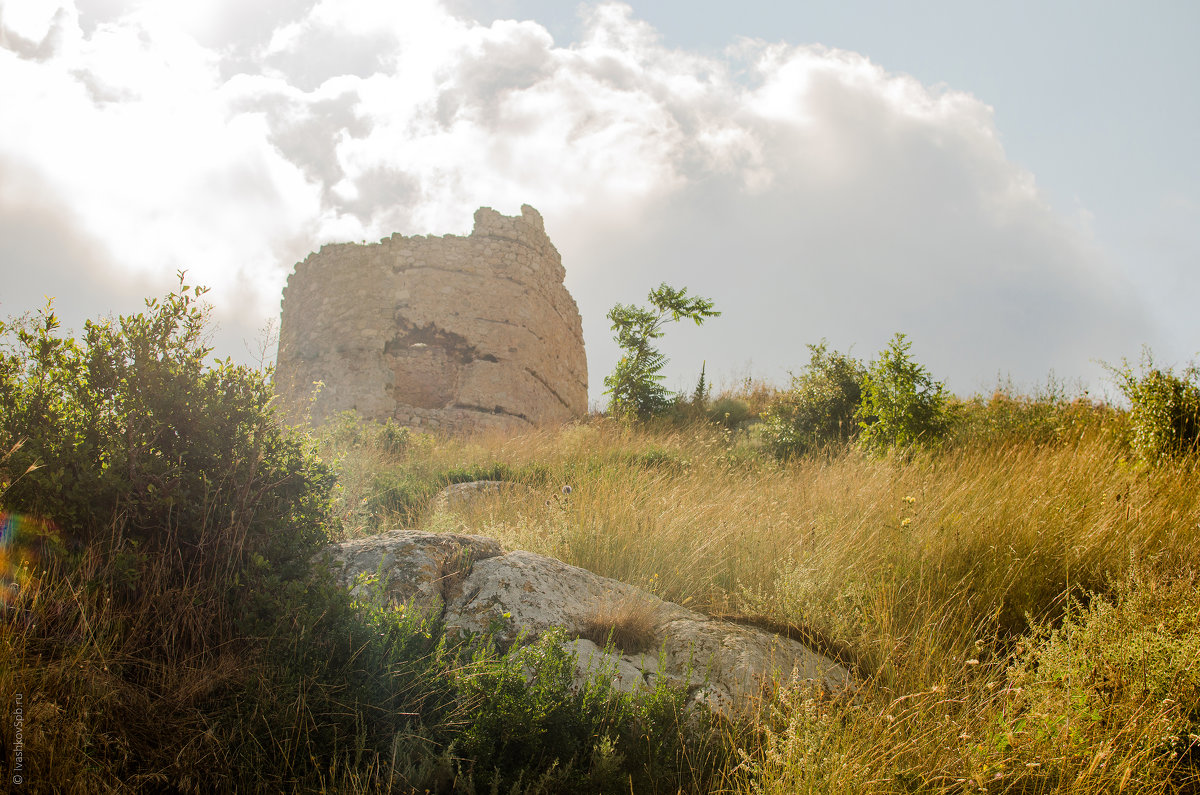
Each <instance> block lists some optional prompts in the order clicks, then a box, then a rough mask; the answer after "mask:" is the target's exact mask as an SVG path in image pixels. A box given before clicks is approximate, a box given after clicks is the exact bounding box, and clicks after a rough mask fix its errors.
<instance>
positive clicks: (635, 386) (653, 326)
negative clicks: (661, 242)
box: [604, 282, 721, 419]
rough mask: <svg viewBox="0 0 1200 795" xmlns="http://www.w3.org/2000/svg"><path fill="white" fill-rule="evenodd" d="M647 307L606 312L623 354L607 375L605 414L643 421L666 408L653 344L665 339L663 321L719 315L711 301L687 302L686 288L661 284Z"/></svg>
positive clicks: (699, 319)
mask: <svg viewBox="0 0 1200 795" xmlns="http://www.w3.org/2000/svg"><path fill="white" fill-rule="evenodd" d="M649 300H650V308H649V309H644V308H642V307H639V306H633V305H629V306H625V305H624V304H617V305H616V306H614V307H613V308H612V309H611V310H609V313H608V319H609V320H611V321H612V330H613V331H615V332H617V334H616V336H615V337H614V339H615V340H616V341H617V344H618V345H620V346H621V349H622V350H623V351H624V355H623V356H622V357H621V360H620V361H619V362H617V366H616V369H614V370H613V372H612V374H611V375H608V376H605V378H604V385H605V386H606V387H608V389H606V390H605V391H604V394H606V395H611V398H610V399H609V410H610V411H611V412H612V413H613V414H617V415H620V416H624V417H637V418H638V419H646V418H647V417H650V416H653V415H654V414H657V413H659V412H661V411H662V410H664V409H665V408H666V407H667V406H668V405H669V404H670V402H671V399H670V394H669V393H668V391H667V389H666V387H664V386H663V385H662V380H663V376H662V369H663V366H664V365H666V363H667V357H666V356H664V355H663V354H662V353H661V352H660V351H659V350H658V349H657V348H655V347H654V346H653V345H652V344H651V342H652V341H653V340H656V339H659V338H661V337H662V335H663V330H662V326H663V324H664V323H666V322H668V321H671V322H675V321H679V320H683V319H688V320H691V321H694V322H695V324H696V325H697V326H699V325H701V324H703V323H704V321H705V320H706V319H708V318H710V317H717V316H719V315H720V314H721V313H720V312H717V311H716V310H714V309H713V302H712V301H710V300H708V299H706V298H700V297H694V298H689V297H688V294H687V288H686V287H684V288H683V289H681V290H676V289H674V288H672V287H668V286H667V284H666V283H665V282H664V283H663V284H660V285H659V286H658V287H656V288H655V289H653V290H651V291H650V296H649Z"/></svg>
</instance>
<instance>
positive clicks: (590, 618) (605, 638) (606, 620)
mask: <svg viewBox="0 0 1200 795" xmlns="http://www.w3.org/2000/svg"><path fill="white" fill-rule="evenodd" d="M657 607H658V606H657V605H656V604H654V603H653V602H651V601H649V600H647V599H638V598H635V597H629V598H625V599H614V600H610V601H605V602H601V603H600V604H597V605H596V606H594V607H593V608H592V610H591V611H589V613H588V614H587V616H585V617H584V619H583V624H582V626H581V627H580V631H579V637H581V638H585V639H587V640H590V641H591V642H592V643H595V644H596V645H597V646H599V647H601V648H607V647H608V646H609V645H612V646H614V647H616V648H617V649H620V650H621V651H622V652H624V653H625V654H641V653H643V652H647V651H650V650H651V649H652V648H653V647H654V645H655V643H656V642H657V640H658V609H657Z"/></svg>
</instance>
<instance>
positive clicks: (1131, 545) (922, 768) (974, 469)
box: [429, 422, 1200, 792]
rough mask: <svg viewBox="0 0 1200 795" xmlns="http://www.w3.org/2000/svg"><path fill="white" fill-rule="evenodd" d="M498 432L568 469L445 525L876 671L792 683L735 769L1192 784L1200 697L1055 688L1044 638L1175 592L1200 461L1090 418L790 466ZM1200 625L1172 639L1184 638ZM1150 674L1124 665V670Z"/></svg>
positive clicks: (528, 454) (808, 782)
mask: <svg viewBox="0 0 1200 795" xmlns="http://www.w3.org/2000/svg"><path fill="white" fill-rule="evenodd" d="M744 445H745V443H744V442H742V443H741V446H742V447H744ZM483 449H485V450H486V456H487V457H488V459H489V460H500V461H504V462H507V463H508V464H510V465H511V466H513V467H514V469H515V470H520V468H521V467H523V466H529V465H533V464H535V463H536V464H540V465H541V466H542V467H543V468H544V470H545V471H548V472H549V473H550V474H549V476H548V477H544V478H542V479H541V481H538V480H536V479H535V480H532V481H531V482H529V483H528V485H529V486H530V487H531V489H530V493H529V494H522V493H521V492H519V491H518V492H513V493H511V494H509V495H506V496H504V497H498V498H496V499H494V500H489V501H486V502H482V503H478V504H475V505H472V506H467V507H464V508H463V509H462V510H460V511H457V512H450V513H438V514H436V515H434V516H433V517H431V518H430V519H429V521H430V522H431V523H432V524H433V525H434V526H437V527H455V528H460V529H468V530H470V531H471V532H478V533H483V534H487V535H492V536H495V537H498V538H499V539H500V540H501V541H502V542H503V543H504V544H505V545H506V546H509V547H515V548H524V549H531V550H534V551H538V552H542V553H545V554H549V555H552V556H555V557H558V558H560V559H562V560H565V561H567V562H569V563H572V564H574V565H578V566H581V567H583V568H587V569H590V570H592V571H595V572H597V573H599V574H602V575H605V576H609V577H614V578H616V579H619V580H623V581H625V582H629V583H632V584H635V585H638V586H641V587H643V588H646V589H648V590H649V591H651V592H653V593H655V594H656V595H659V596H661V597H663V598H666V599H669V600H672V601H676V602H684V601H687V602H688V603H689V606H691V607H694V608H697V609H701V610H705V611H708V612H710V613H716V614H722V613H732V614H737V615H739V616H742V617H744V618H746V619H747V620H751V621H758V622H760V623H763V624H767V625H777V626H790V627H803V628H806V629H807V630H809V631H811V632H813V633H815V634H816V635H818V636H819V637H821V638H823V639H825V640H826V641H827V642H828V643H829V644H830V645H832V646H834V647H837V648H842V649H846V650H848V652H849V654H850V656H852V657H853V659H854V660H855V661H856V662H857V663H858V664H859V668H860V671H861V672H862V673H863V674H864V675H865V677H866V683H865V690H864V693H865V696H866V697H865V701H864V705H862V706H857V707H853V708H844V707H838V708H837V710H838V711H837V712H836V714H834V713H830V712H829V710H830V709H833V708H832V707H830V706H829V705H824V704H822V703H821V702H820V701H819V700H813V699H808V698H806V696H805V695H804V694H803V693H788V691H786V690H785V691H784V694H783V695H782V696H781V701H780V704H779V705H777V710H776V714H775V716H774V718H772V719H769V720H765V721H764V722H763V725H762V726H760V727H759V731H760V735H759V736H760V740H761V743H759V744H757V745H755V748H756V750H755V751H753V752H752V753H751V754H750V757H748V758H749V759H750V760H751V761H748V762H747V765H746V767H745V768H744V769H743V773H744V774H745V777H744V778H742V779H740V780H739V781H737V782H736V783H731V786H736V787H738V788H749V789H753V790H755V791H765V792H796V791H805V792H818V791H821V792H843V791H870V792H893V791H909V790H911V789H912V788H916V789H918V790H921V791H945V792H960V791H967V790H970V791H1015V792H1093V791H1100V790H1108V789H1110V788H1111V789H1112V791H1114V792H1115V791H1118V790H1122V789H1123V791H1125V792H1130V791H1134V792H1172V791H1179V792H1184V791H1195V790H1194V789H1193V790H1189V789H1187V786H1195V784H1194V782H1193V784H1190V785H1184V784H1180V783H1179V782H1182V781H1190V780H1192V779H1188V778H1187V776H1190V775H1193V774H1192V773H1189V772H1187V771H1188V770H1193V769H1194V768H1192V767H1188V765H1193V764H1194V763H1193V762H1187V761H1186V760H1188V759H1194V758H1195V755H1196V754H1200V746H1194V747H1193V746H1189V745H1188V743H1189V742H1191V741H1189V740H1188V739H1187V738H1188V735H1189V731H1190V732H1192V733H1193V734H1197V733H1200V731H1198V730H1200V725H1195V726H1193V724H1192V723H1191V721H1194V720H1196V719H1195V718H1194V717H1189V716H1194V715H1200V700H1196V699H1194V700H1192V701H1191V702H1188V703H1187V704H1186V706H1180V705H1179V704H1170V703H1167V704H1166V705H1164V704H1163V703H1161V701H1162V697H1163V696H1162V695H1161V694H1160V695H1159V696H1152V694H1151V695H1148V693H1149V691H1145V692H1143V691H1139V692H1136V693H1135V692H1133V691H1132V690H1130V691H1127V692H1126V691H1122V693H1120V694H1118V698H1117V700H1118V701H1119V702H1120V704H1121V706H1120V708H1119V709H1116V711H1113V710H1111V709H1109V708H1108V706H1106V705H1105V702H1104V694H1105V693H1106V692H1107V691H1103V690H1098V689H1097V688H1098V687H1101V685H1097V684H1096V682H1095V681H1091V682H1081V683H1079V688H1078V690H1076V691H1074V695H1071V692H1072V691H1070V690H1069V689H1067V690H1066V691H1065V694H1064V695H1062V699H1065V700H1064V701H1063V703H1059V701H1058V700H1057V699H1058V698H1059V696H1057V695H1055V693H1058V692H1059V691H1060V690H1062V688H1063V685H1062V682H1058V683H1056V682H1055V681H1049V680H1047V679H1046V677H1045V676H1042V677H1039V675H1038V671H1039V670H1042V671H1045V670H1048V669H1049V668H1050V667H1051V666H1049V664H1048V663H1047V659H1048V658H1047V657H1046V656H1045V655H1046V654H1047V653H1049V652H1047V649H1049V650H1056V649H1057V648H1058V647H1059V646H1062V645H1063V644H1064V643H1068V642H1074V641H1069V638H1068V636H1067V635H1061V636H1059V637H1058V638H1057V639H1056V640H1055V641H1054V642H1053V643H1052V642H1051V640H1050V636H1049V635H1048V634H1043V635H1040V636H1037V637H1038V638H1040V640H1035V639H1034V638H1035V634H1036V632H1038V631H1042V630H1039V629H1038V628H1039V627H1043V628H1044V627H1051V628H1052V627H1058V626H1061V625H1062V624H1063V622H1064V620H1067V621H1069V620H1070V618H1069V611H1070V610H1071V609H1074V610H1075V612H1076V613H1077V614H1078V613H1079V612H1080V611H1083V610H1084V609H1085V608H1087V606H1088V605H1089V604H1097V603H1100V602H1101V601H1103V600H1104V599H1114V598H1115V597H1114V594H1116V593H1117V592H1118V590H1119V589H1120V588H1122V587H1125V585H1123V584H1127V583H1129V582H1131V581H1133V580H1135V579H1136V580H1137V581H1138V582H1140V583H1141V585H1140V586H1138V587H1140V588H1145V589H1150V590H1151V591H1155V592H1158V591H1159V590H1161V589H1163V588H1165V587H1166V584H1168V583H1170V582H1173V581H1178V580H1179V579H1180V578H1181V577H1184V578H1185V579H1186V575H1185V573H1186V572H1188V571H1196V570H1200V472H1198V471H1197V467H1196V466H1195V463H1194V462H1188V461H1184V462H1178V463H1174V464H1170V465H1167V466H1164V467H1161V468H1158V469H1154V470H1148V469H1146V468H1144V467H1139V466H1135V465H1132V464H1129V463H1127V462H1126V461H1125V460H1124V459H1123V450H1122V449H1121V448H1120V446H1119V445H1118V443H1117V442H1115V441H1114V440H1113V439H1112V438H1111V437H1109V436H1106V435H1105V434H1102V433H1086V434H1084V435H1083V437H1082V438H1077V439H1075V440H1073V441H1071V442H1069V443H1060V444H1034V443H1008V444H992V445H987V446H977V447H970V446H965V447H960V448H957V449H951V450H946V451H942V452H941V453H937V454H920V455H915V456H910V457H893V458H885V459H876V458H870V457H867V456H864V455H862V454H860V453H858V452H856V451H854V450H847V451H843V452H841V453H839V454H834V455H826V456H823V457H819V458H809V459H803V460H800V461H796V462H794V463H792V464H790V465H787V466H780V465H776V464H774V463H770V462H768V461H765V460H764V459H762V458H759V457H754V456H751V455H748V454H747V451H746V450H745V449H740V448H739V444H737V443H731V439H730V436H729V434H726V433H722V432H720V431H719V430H716V429H713V428H710V427H705V426H697V427H694V428H689V429H685V430H676V431H667V432H661V433H647V432H636V431H633V430H630V429H629V428H626V427H622V426H620V425H616V424H612V423H608V422H593V423H591V424H587V425H579V426H575V427H571V428H567V429H565V430H562V431H558V432H544V433H540V434H534V435H529V436H523V437H520V438H512V439H507V440H505V439H496V440H493V441H491V442H490V443H488V444H487V445H486V446H483ZM560 482H561V483H567V484H569V485H570V486H571V487H572V490H571V493H570V495H569V496H568V497H562V496H561V495H560V494H559V487H560ZM1179 593H1181V592H1179V591H1176V594H1177V596H1178V594H1179ZM1180 598H1182V597H1180ZM1177 601H1178V600H1177ZM1071 605H1074V608H1072V607H1071ZM1198 607H1200V605H1198ZM1114 609H1117V610H1118V612H1121V611H1124V614H1127V615H1128V617H1129V620H1130V621H1133V622H1134V623H1137V622H1139V621H1143V620H1144V621H1149V620H1150V618H1151V617H1152V611H1151V612H1147V611H1146V610H1145V609H1144V606H1143V607H1137V606H1136V605H1135V603H1134V602H1133V601H1127V602H1124V603H1121V605H1120V606H1118V607H1117V608H1114ZM601 623H603V622H601ZM1044 631H1045V632H1048V631H1049V630H1044ZM1085 631H1086V628H1080V629H1078V633H1082V632H1085ZM1189 633H1193V628H1186V629H1181V630H1179V632H1178V633H1176V634H1175V635H1173V636H1171V637H1170V638H1165V639H1164V638H1160V639H1159V640H1158V641H1155V642H1159V643H1160V645H1162V644H1167V645H1168V646H1169V645H1170V644H1176V645H1179V644H1182V645H1183V646H1187V644H1189V643H1191V642H1192V640H1194V637H1193V634H1189ZM1156 637H1157V636H1156ZM1197 637H1200V635H1198V636H1197ZM1106 642H1107V643H1108V644H1109V646H1113V645H1114V644H1116V645H1118V646H1119V645H1120V644H1119V643H1118V642H1117V641H1115V640H1113V639H1111V638H1110V639H1109V640H1108V641H1106ZM1147 642H1149V641H1147ZM1038 644H1040V645H1038ZM1055 644H1057V646H1056V645H1055ZM1106 648H1108V647H1106ZM1109 650H1110V651H1111V649H1109ZM1055 653H1058V652H1057V651H1055ZM1064 654H1065V652H1064ZM1039 655H1040V656H1039ZM1122 659H1125V658H1122ZM1180 659H1182V658H1179V659H1176V658H1172V660H1173V661H1168V662H1162V661H1161V660H1160V663H1161V664H1162V665H1166V666H1168V667H1169V666H1172V665H1173V666H1175V667H1176V669H1177V670H1176V675H1177V677H1176V678H1177V679H1178V680H1179V681H1183V680H1184V679H1186V678H1187V677H1188V676H1190V675H1191V674H1190V673H1189V670H1192V669H1194V668H1195V667H1196V664H1195V663H1194V662H1186V661H1185V662H1180ZM1083 664H1084V663H1080V665H1083ZM1064 665H1065V663H1064ZM1188 665H1191V666H1192V669H1188V668H1187V666H1188ZM1134 667H1136V664H1135V662H1130V661H1129V660H1128V659H1125V662H1122V663H1113V665H1112V671H1111V672H1110V675H1111V676H1115V677H1120V676H1127V675H1129V671H1131V670H1133V668H1134ZM1079 676H1080V678H1084V674H1080V675H1079ZM1069 678H1070V677H1069V676H1068V679H1069ZM1093 678H1094V677H1093ZM1021 682H1023V684H1021ZM1070 684H1071V686H1074V683H1070ZM1097 699H1098V700H1097ZM1156 699H1157V700H1156ZM1064 704H1065V706H1064ZM1072 705H1074V706H1072ZM1114 709H1115V708H1114ZM1072 710H1075V711H1077V712H1079V713H1080V715H1082V716H1083V717H1080V718H1079V720H1078V721H1077V722H1075V723H1073V724H1071V725H1066V724H1064V723H1063V722H1062V721H1060V720H1057V719H1056V718H1054V717H1053V715H1054V714H1055V712H1056V711H1057V714H1058V715H1060V716H1061V715H1065V714H1070V713H1071V711H1072ZM1189 710H1190V711H1189ZM1068 722H1069V721H1068ZM1189 727H1190V728H1189ZM1172 737H1173V738H1174V739H1173V740H1172V739H1169V738H1172ZM1181 737H1182V738H1183V739H1182V740H1181V739H1180V738H1181ZM1164 738H1168V739H1164ZM1172 742H1173V743H1175V745H1176V746H1178V747H1175V748H1174V750H1171V748H1170V747H1169V746H1170V745H1171V743H1172ZM1164 743H1165V744H1164ZM1180 743H1182V746H1180ZM814 749H816V750H814ZM1189 749H1191V750H1189ZM818 751H819V756H820V757H821V759H822V760H823V761H821V763H820V765H818V766H813V765H812V764H809V762H811V760H812V759H813V758H814V757H813V754H817V753H818ZM1172 753H1174V754H1176V756H1175V757H1172V756H1171V754H1172ZM839 759H840V760H842V761H841V762H838V761H837V760H839ZM805 760H809V761H805ZM1173 760H1174V761H1173ZM1179 760H1184V762H1186V764H1184V762H1180V761H1179ZM1180 764H1183V765H1184V766H1183V767H1179V765H1180ZM1172 765H1175V766H1176V767H1175V772H1174V773H1170V772H1169V771H1170V770H1171V769H1172ZM1180 771H1182V772H1180ZM1122 781H1124V783H1123V784H1122ZM1168 781H1171V782H1174V783H1173V784H1170V785H1169V784H1168V783H1167V782H1168ZM1172 786H1174V787H1177V788H1178V787H1183V788H1182V789H1171V787H1172Z"/></svg>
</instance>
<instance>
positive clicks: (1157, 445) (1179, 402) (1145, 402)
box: [1109, 351, 1200, 464]
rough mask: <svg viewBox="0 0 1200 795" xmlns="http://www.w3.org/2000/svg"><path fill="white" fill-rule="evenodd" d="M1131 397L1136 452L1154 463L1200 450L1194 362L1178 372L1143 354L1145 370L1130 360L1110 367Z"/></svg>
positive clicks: (1198, 377)
mask: <svg viewBox="0 0 1200 795" xmlns="http://www.w3.org/2000/svg"><path fill="white" fill-rule="evenodd" d="M1109 370H1110V372H1111V373H1112V374H1113V375H1114V376H1115V378H1116V380H1117V384H1118V386H1120V387H1121V391H1122V392H1123V393H1124V394H1125V397H1126V398H1127V399H1128V400H1129V405H1130V408H1129V436H1130V439H1129V441H1130V445H1131V446H1132V447H1133V450H1134V453H1135V454H1136V455H1137V456H1138V457H1139V458H1141V459H1142V460H1144V461H1146V462H1148V463H1151V464H1154V463H1158V462H1159V461H1161V460H1163V459H1164V458H1169V457H1173V456H1179V455H1183V454H1186V453H1194V452H1196V451H1197V450H1200V371H1198V370H1197V369H1196V367H1195V366H1194V365H1193V366H1191V367H1188V368H1187V369H1186V370H1184V371H1183V373H1182V375H1176V374H1175V373H1174V372H1173V371H1172V370H1171V368H1167V369H1165V370H1164V369H1162V368H1158V367H1155V366H1154V360H1153V358H1152V356H1151V354H1150V352H1149V351H1145V352H1144V353H1143V355H1142V362H1141V374H1140V375H1137V374H1135V373H1134V372H1133V368H1132V367H1131V366H1130V365H1129V363H1128V362H1123V363H1122V365H1121V366H1120V367H1110V368H1109Z"/></svg>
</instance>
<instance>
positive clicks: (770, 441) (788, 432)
mask: <svg viewBox="0 0 1200 795" xmlns="http://www.w3.org/2000/svg"><path fill="white" fill-rule="evenodd" d="M808 349H809V351H810V353H811V359H810V360H809V363H808V366H807V367H806V368H805V370H804V372H803V373H801V374H800V375H793V376H792V384H791V389H789V390H788V391H787V392H784V393H782V394H781V395H779V397H777V398H776V399H775V400H774V401H773V402H772V403H771V405H770V406H769V407H768V408H767V410H766V412H765V413H764V414H763V417H762V438H763V442H764V444H765V445H766V447H767V448H768V449H769V450H770V451H771V452H772V453H774V454H775V456H776V457H778V458H781V459H787V458H791V457H793V456H798V455H804V454H806V453H808V452H811V451H813V450H816V449H820V448H822V447H824V446H826V445H829V444H836V443H842V442H847V441H849V440H851V439H853V438H854V437H855V435H856V434H857V433H858V424H857V423H856V421H855V412H856V411H857V410H858V405H859V402H860V401H861V399H862V387H863V381H864V379H865V377H866V368H864V367H863V365H862V363H861V362H859V361H858V360H857V359H853V358H851V357H849V356H847V355H845V354H842V353H838V352H837V351H830V350H829V349H828V347H827V345H826V343H825V341H824V340H822V341H821V342H820V343H818V344H816V345H809V346H808Z"/></svg>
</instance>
